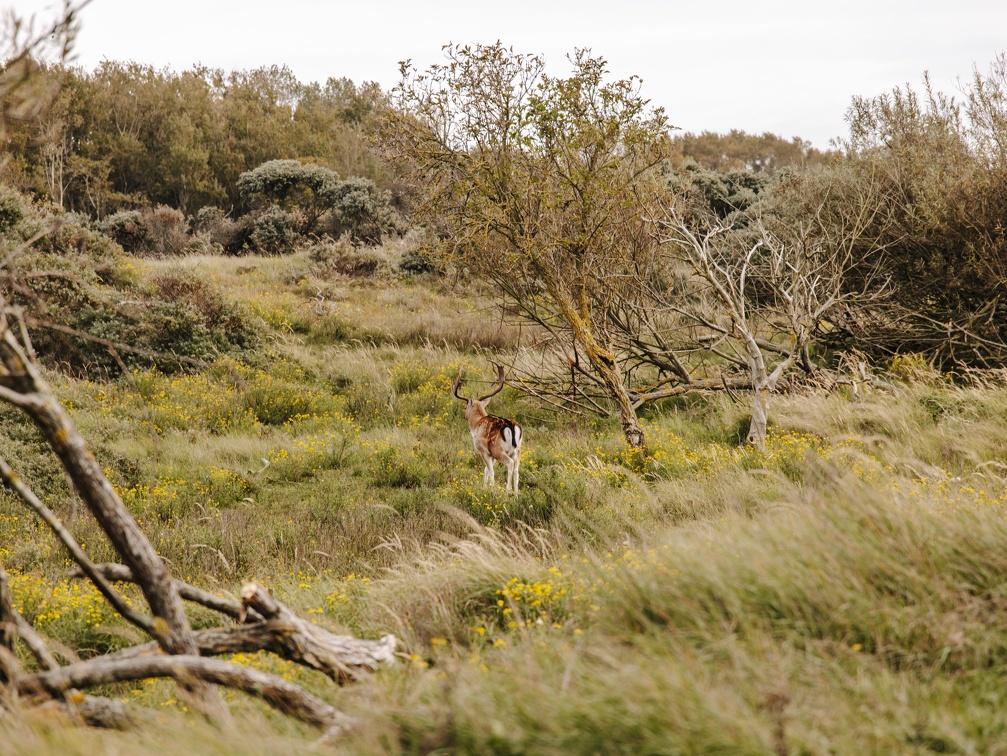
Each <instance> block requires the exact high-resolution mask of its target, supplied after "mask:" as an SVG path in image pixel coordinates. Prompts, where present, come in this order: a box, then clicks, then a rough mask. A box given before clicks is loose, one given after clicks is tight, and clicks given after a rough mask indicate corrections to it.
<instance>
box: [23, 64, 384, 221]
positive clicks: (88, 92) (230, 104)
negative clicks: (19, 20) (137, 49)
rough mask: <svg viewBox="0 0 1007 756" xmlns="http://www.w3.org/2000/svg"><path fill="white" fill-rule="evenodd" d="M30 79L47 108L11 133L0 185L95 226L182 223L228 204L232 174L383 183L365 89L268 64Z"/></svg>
mask: <svg viewBox="0 0 1007 756" xmlns="http://www.w3.org/2000/svg"><path fill="white" fill-rule="evenodd" d="M36 74H37V76H36V77H35V79H34V81H35V86H36V87H38V88H42V89H46V90H48V91H51V95H50V97H52V98H54V101H53V103H52V107H51V108H50V110H49V113H48V115H47V116H46V117H45V118H43V119H41V120H38V121H28V120H19V121H18V122H17V123H15V124H13V125H12V129H11V133H10V137H11V139H10V142H9V153H10V160H9V162H8V164H7V165H5V166H4V169H3V170H4V173H3V177H4V178H5V179H6V180H8V181H9V182H13V183H15V184H16V185H17V186H18V187H19V188H21V189H24V190H29V191H31V192H32V193H33V194H36V195H37V196H39V197H44V198H45V199H47V200H49V201H52V202H54V203H56V204H57V205H58V206H60V207H61V208H62V209H64V210H69V211H74V212H79V213H86V214H89V215H92V216H97V217H99V218H102V217H105V216H106V215H109V214H112V213H114V212H116V211H118V210H129V209H136V208H137V206H142V205H148V204H149V205H159V204H163V205H168V206H170V207H174V208H177V209H179V210H180V211H182V212H183V213H184V214H186V215H193V214H195V213H196V212H198V210H199V209H200V208H202V207H205V206H208V205H216V206H223V207H227V206H232V207H233V206H238V205H239V204H240V202H241V195H240V191H239V188H238V179H239V176H240V175H241V174H242V173H243V172H246V171H249V170H252V169H254V168H255V167H256V166H259V165H261V164H262V163H264V162H266V161H269V160H274V159H293V158H296V157H301V156H304V157H306V158H307V157H310V159H311V160H312V161H314V162H316V163H317V164H318V165H319V166H320V167H321V166H328V167H330V168H333V169H335V170H338V171H339V172H340V173H341V174H343V175H358V176H365V177H368V178H370V179H373V180H379V181H386V180H387V178H388V176H387V169H385V168H384V167H382V166H381V165H380V164H379V162H378V161H377V159H376V157H375V156H374V154H373V153H372V151H371V150H370V148H369V146H368V132H369V130H370V129H372V128H373V127H372V122H373V115H372V113H373V111H374V110H375V108H377V107H378V106H379V104H380V102H381V99H382V96H381V92H380V90H379V89H378V88H377V87H376V86H375V85H373V84H361V85H359V86H357V85H355V84H353V82H350V81H349V80H347V79H329V80H328V81H327V82H325V83H324V84H323V85H319V84H317V83H315V84H302V83H301V82H299V81H298V80H297V79H296V78H295V77H294V76H293V74H292V72H291V71H290V69H289V68H286V67H279V66H272V67H266V68H259V69H255V70H251V71H233V72H230V73H225V72H224V71H221V70H219V69H211V68H207V67H204V66H197V67H195V68H193V69H191V70H188V71H183V72H174V71H170V70H167V69H160V70H159V69H155V68H154V67H152V66H149V65H144V64H140V63H122V62H115V61H104V62H102V63H101V64H100V65H99V66H98V67H97V68H96V69H95V70H94V71H91V72H87V71H84V70H81V69H75V68H64V67H61V66H50V67H44V68H42V69H40V70H38V71H36Z"/></svg>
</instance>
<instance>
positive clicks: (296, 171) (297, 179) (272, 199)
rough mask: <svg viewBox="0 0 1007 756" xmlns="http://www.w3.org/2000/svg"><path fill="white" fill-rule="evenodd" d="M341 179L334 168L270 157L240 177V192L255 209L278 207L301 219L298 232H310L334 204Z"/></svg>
mask: <svg viewBox="0 0 1007 756" xmlns="http://www.w3.org/2000/svg"><path fill="white" fill-rule="evenodd" d="M338 181H339V176H338V174H336V172H335V171H333V170H331V169H329V168H324V167H322V166H320V165H315V164H313V163H301V162H300V161H298V160H270V161H269V162H266V163H263V164H262V165H260V166H258V167H257V168H255V169H253V170H251V171H246V172H245V173H242V174H241V175H240V176H239V177H238V193H239V195H240V196H241V199H242V201H243V202H244V203H245V204H246V205H247V206H250V207H253V208H259V209H262V208H268V207H270V206H275V207H278V208H279V209H281V210H283V211H285V212H286V213H288V214H294V213H296V214H297V215H298V216H300V218H301V222H300V223H299V224H298V229H297V230H298V233H301V234H310V233H312V232H313V231H314V230H315V229H316V227H317V225H318V219H319V218H320V217H321V215H322V214H323V213H325V212H326V210H328V209H329V208H330V207H331V204H332V202H331V200H330V198H329V195H330V193H331V191H332V188H333V187H334V186H335V184H336V183H338Z"/></svg>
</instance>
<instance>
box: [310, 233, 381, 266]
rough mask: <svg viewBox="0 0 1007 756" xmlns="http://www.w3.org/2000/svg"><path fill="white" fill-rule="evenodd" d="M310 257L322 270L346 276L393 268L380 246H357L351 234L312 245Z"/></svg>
mask: <svg viewBox="0 0 1007 756" xmlns="http://www.w3.org/2000/svg"><path fill="white" fill-rule="evenodd" d="M308 257H309V259H310V260H311V261H312V262H313V263H315V264H316V265H317V266H318V267H319V268H320V269H321V270H322V272H325V273H339V274H341V275H345V276H372V275H375V274H377V273H387V272H388V271H389V270H390V268H391V265H390V262H389V259H388V256H387V255H386V254H385V253H384V252H383V251H382V250H381V249H380V248H377V247H357V246H355V245H354V244H353V242H352V241H351V240H350V236H349V234H344V235H343V236H341V237H339V239H323V240H321V241H319V242H318V243H316V244H314V245H312V247H311V248H310V250H309V252H308Z"/></svg>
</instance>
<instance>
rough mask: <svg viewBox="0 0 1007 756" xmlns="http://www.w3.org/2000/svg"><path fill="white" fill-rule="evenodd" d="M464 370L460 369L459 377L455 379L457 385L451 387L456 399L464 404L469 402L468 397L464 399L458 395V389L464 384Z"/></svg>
mask: <svg viewBox="0 0 1007 756" xmlns="http://www.w3.org/2000/svg"><path fill="white" fill-rule="evenodd" d="M463 369H464V368H462V367H459V368H458V377H457V378H455V385H454V386H452V387H451V393H452V394H454V395H455V399H461V400H462V401H463V402H467V401H468V397H464V396H462V395H461V394H459V393H458V387H459V386H461V384H462V370H463Z"/></svg>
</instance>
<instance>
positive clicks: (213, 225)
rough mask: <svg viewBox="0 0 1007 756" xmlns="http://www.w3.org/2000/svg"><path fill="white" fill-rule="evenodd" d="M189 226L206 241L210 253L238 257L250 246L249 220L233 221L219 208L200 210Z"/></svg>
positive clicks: (198, 236)
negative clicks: (214, 252) (247, 245)
mask: <svg viewBox="0 0 1007 756" xmlns="http://www.w3.org/2000/svg"><path fill="white" fill-rule="evenodd" d="M189 225H190V226H191V227H192V233H193V235H194V236H196V237H197V238H200V239H203V240H205V241H206V243H207V245H208V246H209V247H210V249H209V250H208V251H222V252H225V253H226V254H229V255H236V254H238V253H239V252H241V251H242V250H243V249H244V248H245V245H246V244H248V240H249V235H250V234H251V231H252V229H251V224H250V223H249V222H248V221H247V220H232V219H231V218H229V217H228V216H227V214H226V213H225V212H224V211H223V210H221V209H220V208H219V207H213V206H207V207H203V208H200V210H199V212H197V213H196V215H195V217H193V218H190V220H189Z"/></svg>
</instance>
